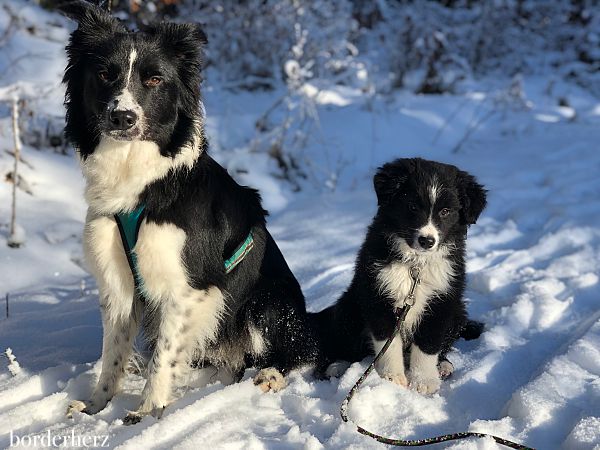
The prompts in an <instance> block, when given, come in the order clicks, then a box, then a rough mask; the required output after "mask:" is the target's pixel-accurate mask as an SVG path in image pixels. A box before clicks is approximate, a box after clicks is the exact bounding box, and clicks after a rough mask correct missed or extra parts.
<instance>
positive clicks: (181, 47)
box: [151, 22, 208, 63]
mask: <svg viewBox="0 0 600 450" xmlns="http://www.w3.org/2000/svg"><path fill="white" fill-rule="evenodd" d="M151 32H152V31H151ZM154 32H155V33H156V34H157V35H159V36H160V37H161V38H162V40H163V44H164V45H165V46H167V47H168V48H170V49H171V51H172V54H173V55H175V57H177V58H178V59H181V60H184V61H185V62H186V63H200V62H201V57H202V49H203V47H204V46H205V45H206V44H207V42H208V39H207V38H206V34H205V33H204V31H203V30H202V27H201V26H200V25H199V24H197V23H169V22H163V23H161V24H159V25H157V26H156V28H154Z"/></svg>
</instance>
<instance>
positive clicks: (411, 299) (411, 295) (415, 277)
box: [404, 266, 421, 307]
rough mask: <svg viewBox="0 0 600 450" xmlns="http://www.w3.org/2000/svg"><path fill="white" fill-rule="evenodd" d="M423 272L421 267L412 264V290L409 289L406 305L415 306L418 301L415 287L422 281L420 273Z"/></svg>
mask: <svg viewBox="0 0 600 450" xmlns="http://www.w3.org/2000/svg"><path fill="white" fill-rule="evenodd" d="M420 274H421V269H420V268H419V267H417V266H412V267H411V268H410V277H411V278H412V284H411V285H410V290H409V291H408V295H407V296H406V298H405V299H404V306H409V307H410V306H413V305H414V304H415V301H416V297H415V289H416V288H417V285H418V284H420V283H421V278H419V275H420Z"/></svg>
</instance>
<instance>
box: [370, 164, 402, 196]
mask: <svg viewBox="0 0 600 450" xmlns="http://www.w3.org/2000/svg"><path fill="white" fill-rule="evenodd" d="M409 172H410V160H407V159H397V160H396V161H394V162H391V163H387V164H384V165H383V166H382V167H380V168H379V169H377V172H376V173H375V177H374V178H373V185H374V186H375V193H376V194H377V204H378V205H380V206H381V205H384V204H386V203H388V202H389V201H390V200H391V199H392V198H393V197H394V194H396V193H397V192H398V191H399V190H400V189H401V188H402V185H403V184H404V183H405V182H406V180H407V178H408V174H409Z"/></svg>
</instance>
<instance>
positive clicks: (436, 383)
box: [410, 376, 442, 394]
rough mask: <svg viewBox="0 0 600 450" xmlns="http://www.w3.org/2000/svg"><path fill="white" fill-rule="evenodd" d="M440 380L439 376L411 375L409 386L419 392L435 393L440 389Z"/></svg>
mask: <svg viewBox="0 0 600 450" xmlns="http://www.w3.org/2000/svg"><path fill="white" fill-rule="evenodd" d="M441 385H442V380H440V379H439V378H425V377H418V376H417V377H411V381H410V387H411V388H412V389H414V390H415V391H417V392H418V393H419V394H435V393H436V392H437V391H439V390H440V386H441Z"/></svg>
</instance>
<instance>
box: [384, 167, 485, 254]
mask: <svg viewBox="0 0 600 450" xmlns="http://www.w3.org/2000/svg"><path fill="white" fill-rule="evenodd" d="M374 184H375V192H376V193H377V201H378V204H379V210H378V213H377V218H378V221H379V223H380V224H381V226H382V227H384V229H385V233H386V234H388V235H389V236H391V237H393V238H396V239H397V240H399V242H400V245H401V247H402V248H404V250H405V251H411V252H416V253H418V254H428V253H430V252H435V251H436V250H439V249H440V248H443V247H444V246H445V245H447V244H449V243H453V242H455V241H456V239H461V238H462V237H463V236H464V235H465V232H466V229H467V227H468V226H469V225H472V224H474V223H475V222H476V221H477V218H478V217H479V215H480V214H481V212H482V211H483V209H484V208H485V205H486V191H485V189H484V188H483V187H482V186H481V185H480V184H479V183H478V182H477V180H476V179H475V178H474V177H473V176H472V175H469V174H468V173H466V172H463V171H461V170H459V169H458V168H456V167H455V166H451V165H448V164H442V163H438V162H433V161H426V160H424V159H420V158H412V159H398V160H396V161H394V162H391V163H388V164H385V165H384V166H383V167H381V168H380V169H379V170H378V171H377V173H376V174H375V178H374Z"/></svg>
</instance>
